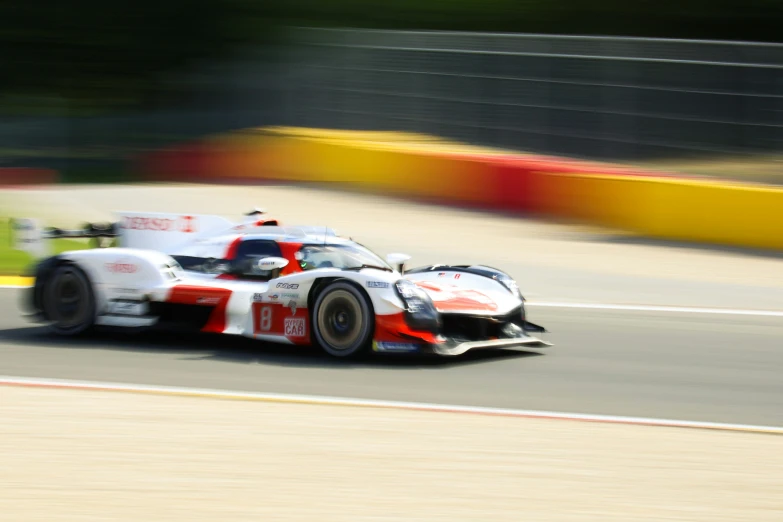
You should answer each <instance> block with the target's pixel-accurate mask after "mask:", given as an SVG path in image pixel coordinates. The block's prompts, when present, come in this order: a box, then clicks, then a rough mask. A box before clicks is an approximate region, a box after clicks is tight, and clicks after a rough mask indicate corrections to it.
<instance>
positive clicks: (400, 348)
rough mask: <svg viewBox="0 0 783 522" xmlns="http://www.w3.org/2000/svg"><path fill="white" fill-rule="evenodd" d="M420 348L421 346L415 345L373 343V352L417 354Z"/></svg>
mask: <svg viewBox="0 0 783 522" xmlns="http://www.w3.org/2000/svg"><path fill="white" fill-rule="evenodd" d="M420 348H421V346H420V345H418V344H413V343H391V342H379V341H376V342H374V343H373V350H374V351H376V352H417V351H419V349H420Z"/></svg>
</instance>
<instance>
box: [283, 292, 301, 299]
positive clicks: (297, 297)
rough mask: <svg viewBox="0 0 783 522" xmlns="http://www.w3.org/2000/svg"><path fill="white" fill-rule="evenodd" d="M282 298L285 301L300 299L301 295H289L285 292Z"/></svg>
mask: <svg viewBox="0 0 783 522" xmlns="http://www.w3.org/2000/svg"><path fill="white" fill-rule="evenodd" d="M280 297H281V298H283V299H299V294H288V293H285V292H284V293H282V294H280Z"/></svg>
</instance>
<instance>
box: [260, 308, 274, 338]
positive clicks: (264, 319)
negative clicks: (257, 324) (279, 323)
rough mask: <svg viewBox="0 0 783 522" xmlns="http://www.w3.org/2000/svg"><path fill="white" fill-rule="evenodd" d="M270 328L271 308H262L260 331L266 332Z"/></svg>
mask: <svg viewBox="0 0 783 522" xmlns="http://www.w3.org/2000/svg"><path fill="white" fill-rule="evenodd" d="M270 328H272V307H271V306H264V307H263V308H261V331H262V332H268V331H269V329H270Z"/></svg>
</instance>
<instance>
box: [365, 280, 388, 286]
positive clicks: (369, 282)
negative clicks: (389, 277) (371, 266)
mask: <svg viewBox="0 0 783 522" xmlns="http://www.w3.org/2000/svg"><path fill="white" fill-rule="evenodd" d="M367 288H389V283H385V282H383V281H367Z"/></svg>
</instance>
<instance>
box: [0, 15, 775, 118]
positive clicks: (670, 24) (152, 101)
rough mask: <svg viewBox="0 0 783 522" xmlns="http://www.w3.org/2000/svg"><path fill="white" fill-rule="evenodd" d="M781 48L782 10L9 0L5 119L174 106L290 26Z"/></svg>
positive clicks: (1, 42) (3, 26)
mask: <svg viewBox="0 0 783 522" xmlns="http://www.w3.org/2000/svg"><path fill="white" fill-rule="evenodd" d="M291 25H299V26H341V27H370V28H396V29H438V30H470V31H502V32H533V33H561V34H593V35H595V34H602V35H622V36H649V37H676V38H708V39H742V40H755V41H782V40H783V33H781V31H780V28H781V27H783V2H781V1H780V0H745V1H740V0H710V1H707V0H678V1H673V0H659V1H657V2H649V1H636V2H628V1H619V0H596V1H594V2H585V1H584V0H448V1H447V0H429V1H421V0H395V1H393V2H389V1H388V0H333V1H331V2H324V1H323V0H287V1H285V2H265V1H257V0H255V1H251V0H209V1H208V0H189V1H187V2H184V1H173V0H172V1H169V2H160V1H156V0H137V1H135V2H131V3H128V4H120V3H112V2H105V1H98V0H71V1H70V2H62V1H54V0H28V1H22V0H2V1H0V54H2V56H3V75H2V79H1V80H0V110H2V111H3V112H4V113H6V114H49V115H51V114H55V115H61V116H65V115H68V116H75V115H90V114H97V113H101V111H105V110H109V109H110V110H113V111H116V110H118V109H119V110H122V109H127V110H134V109H138V108H139V107H144V108H156V107H162V106H167V105H168V104H170V103H171V102H172V101H174V100H176V99H178V97H180V96H182V92H179V91H178V89H180V87H176V83H174V82H169V81H167V79H170V78H172V77H174V76H176V75H177V74H178V73H179V72H183V71H187V70H188V68H189V67H190V66H191V65H195V64H197V63H199V62H202V61H204V60H209V59H218V60H219V59H222V58H225V57H229V56H230V55H231V53H233V52H234V51H235V50H238V49H241V48H243V47H244V46H256V45H261V46H263V45H264V44H267V43H271V42H275V41H279V37H280V36H279V35H280V34H283V33H282V32H280V31H279V29H281V28H282V27H284V26H291Z"/></svg>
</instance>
